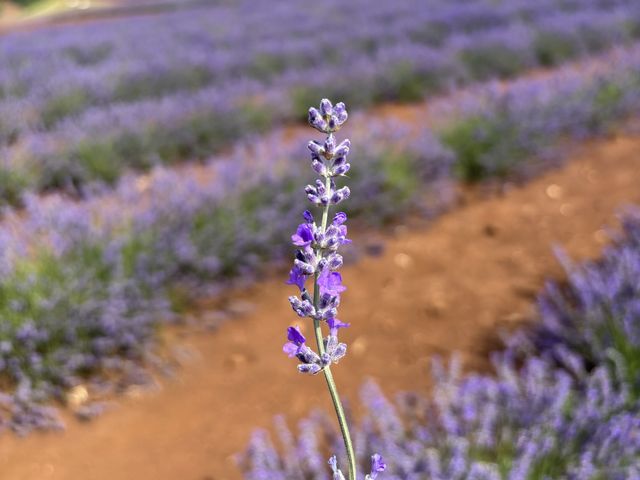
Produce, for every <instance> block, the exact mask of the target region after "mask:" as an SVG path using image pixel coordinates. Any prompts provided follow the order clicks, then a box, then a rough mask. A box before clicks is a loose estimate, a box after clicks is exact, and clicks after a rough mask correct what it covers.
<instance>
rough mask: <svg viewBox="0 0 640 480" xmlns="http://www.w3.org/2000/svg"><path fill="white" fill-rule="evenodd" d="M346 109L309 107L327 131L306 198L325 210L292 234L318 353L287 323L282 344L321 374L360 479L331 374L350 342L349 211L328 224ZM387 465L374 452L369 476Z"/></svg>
mask: <svg viewBox="0 0 640 480" xmlns="http://www.w3.org/2000/svg"><path fill="white" fill-rule="evenodd" d="M347 117H348V115H347V110H346V108H345V105H344V103H342V102H341V103H338V104H336V105H335V106H333V105H332V104H331V102H330V101H329V100H327V99H326V98H325V99H323V100H322V101H321V102H320V109H319V110H318V109H315V108H310V109H309V124H310V125H311V126H312V127H314V128H315V129H316V130H318V131H320V132H322V133H325V134H327V138H326V139H325V141H324V143H319V142H316V141H315V140H314V141H311V142H309V150H310V151H311V166H312V167H313V170H314V171H315V172H316V173H317V174H318V175H319V176H320V177H321V179H318V180H316V182H315V185H307V187H306V188H305V192H306V194H307V198H308V199H309V201H310V202H311V203H313V204H314V205H315V206H317V207H320V208H321V209H322V220H321V223H320V225H317V224H316V223H315V221H314V218H313V215H312V214H311V212H309V211H308V210H305V212H304V214H303V217H304V223H301V224H300V225H299V226H298V229H297V230H296V233H295V234H293V235H292V236H291V241H292V242H293V245H294V246H296V247H298V249H299V250H298V251H297V252H296V258H295V260H294V265H293V268H292V269H291V271H290V277H289V280H288V282H287V283H289V284H291V285H296V286H297V287H298V288H299V289H300V297H297V296H291V297H289V302H290V303H291V307H292V308H293V310H294V311H295V312H296V314H298V316H299V317H302V318H305V317H308V318H311V319H312V320H313V329H314V333H315V337H316V344H317V346H318V351H317V352H315V351H314V350H313V349H312V348H310V347H308V346H307V345H306V338H305V337H304V335H302V333H301V332H300V329H299V328H298V327H289V329H288V334H287V338H288V340H289V341H288V342H287V343H286V344H285V345H284V348H283V350H284V352H285V353H286V354H288V355H289V357H296V358H297V359H298V360H299V361H300V364H299V365H298V370H299V371H300V372H301V373H310V374H314V375H315V374H317V373H319V372H323V374H324V378H325V380H326V381H327V387H328V388H329V393H330V394H331V400H332V401H333V406H334V408H335V410H336V415H337V417H338V423H339V424H340V430H341V432H342V438H343V440H344V446H345V449H346V451H347V458H348V461H349V480H355V479H356V457H355V454H354V450H353V443H352V441H351V435H350V434H349V426H348V424H347V420H346V417H345V414H344V409H343V408H342V403H341V402H340V396H339V395H338V389H337V387H336V384H335V381H334V380H333V375H332V373H331V364H332V363H338V361H339V360H340V359H341V358H342V357H344V355H345V354H346V352H347V346H346V345H345V344H344V343H340V341H339V340H338V332H339V331H340V329H341V328H345V327H348V326H349V324H348V323H343V322H341V321H340V320H338V318H337V317H336V315H337V314H338V306H339V305H340V294H341V293H342V292H343V291H344V290H345V289H346V287H344V286H343V285H342V276H341V275H340V273H338V272H337V271H336V270H338V269H339V268H340V267H341V266H342V256H341V255H340V254H339V253H338V249H339V248H340V246H341V245H345V244H347V243H350V242H351V240H349V239H348V238H347V227H346V225H344V223H345V222H346V221H347V215H346V214H345V213H343V212H339V213H336V215H335V216H334V217H333V220H332V221H331V224H328V223H329V210H330V208H331V206H332V205H338V204H339V203H341V202H342V201H343V200H346V199H347V198H349V195H350V193H351V192H350V190H349V187H346V186H345V187H342V188H337V186H336V183H335V180H334V177H342V176H344V175H345V174H346V173H347V172H348V171H349V169H350V167H351V165H350V164H349V163H348V162H347V155H349V151H350V148H351V144H350V142H349V140H348V139H345V140H343V141H342V142H341V143H340V144H338V145H337V144H336V139H335V137H334V136H333V134H334V133H335V132H337V131H338V130H339V129H340V127H341V126H342V124H343V123H344V122H346V121H347ZM307 277H313V296H311V295H310V294H309V292H308V291H307V289H306V288H305V283H306V280H307ZM323 322H324V323H326V325H327V327H328V328H329V335H328V336H327V337H326V338H323V333H322V324H323ZM329 465H330V466H331V469H332V471H333V478H334V480H344V476H343V474H342V472H341V471H340V470H339V469H338V464H337V460H336V457H335V456H333V457H331V459H330V460H329ZM384 469H385V464H384V461H383V460H382V457H381V456H380V455H378V454H375V455H373V456H372V457H371V474H370V475H367V476H366V479H375V478H376V477H377V475H378V473H379V472H382V471H384Z"/></svg>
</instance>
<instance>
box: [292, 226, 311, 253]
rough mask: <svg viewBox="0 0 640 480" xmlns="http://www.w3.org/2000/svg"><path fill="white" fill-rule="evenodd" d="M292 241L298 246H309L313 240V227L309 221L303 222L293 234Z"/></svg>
mask: <svg viewBox="0 0 640 480" xmlns="http://www.w3.org/2000/svg"><path fill="white" fill-rule="evenodd" d="M291 242H292V243H293V244H294V245H295V246H296V247H307V246H309V245H311V242H313V229H312V228H311V225H309V224H308V223H301V224H300V225H299V226H298V229H297V230H296V233H294V234H293V235H291Z"/></svg>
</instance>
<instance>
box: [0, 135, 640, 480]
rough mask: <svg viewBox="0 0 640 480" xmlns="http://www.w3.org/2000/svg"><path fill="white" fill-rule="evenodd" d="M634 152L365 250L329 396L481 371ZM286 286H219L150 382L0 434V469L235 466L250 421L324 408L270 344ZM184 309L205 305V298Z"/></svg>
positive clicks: (348, 274)
mask: <svg viewBox="0 0 640 480" xmlns="http://www.w3.org/2000/svg"><path fill="white" fill-rule="evenodd" d="M639 152H640V139H638V138H630V137H621V138H617V139H608V140H603V141H599V142H593V143H590V144H587V145H585V146H584V147H583V148H581V151H579V152H577V153H576V155H575V156H574V158H573V159H572V160H571V161H570V162H569V163H568V164H567V165H566V166H565V167H563V168H562V169H559V170H556V171H553V172H550V173H548V174H546V175H544V176H542V177H540V178H538V179H536V180H534V181H532V182H530V183H529V184H527V185H525V186H523V187H521V188H514V189H512V190H510V191H509V192H507V193H506V194H505V195H503V196H500V197H494V198H489V199H484V200H482V199H479V200H478V199H476V200H469V201H468V202H467V203H466V205H461V206H460V207H458V208H456V209H455V210H454V211H452V212H451V213H449V214H447V215H445V216H443V217H442V218H440V219H439V220H438V221H436V222H435V223H434V224H433V225H432V226H431V227H430V228H429V229H417V230H416V229H412V228H406V227H404V228H403V227H396V228H395V232H388V240H387V241H386V243H385V248H384V251H383V252H382V253H381V255H379V256H370V257H367V258H364V259H362V261H360V262H358V263H357V264H355V265H352V266H349V267H346V268H345V269H344V272H343V273H344V278H345V282H346V284H347V285H348V286H349V290H348V291H347V292H346V293H345V296H344V301H343V306H342V309H341V318H342V319H344V320H345V321H350V322H352V324H353V327H352V328H351V329H350V330H348V331H346V333H345V335H344V336H345V340H346V341H347V342H348V343H349V345H350V354H349V355H348V356H347V358H346V359H345V360H343V362H342V363H341V364H340V365H339V366H338V368H336V369H335V372H336V376H337V381H338V384H339V386H340V388H341V390H342V391H343V392H344V395H346V396H348V397H351V398H355V395H356V393H357V390H358V388H359V386H360V385H361V383H362V381H363V380H364V379H365V378H366V377H373V378H375V379H377V380H378V381H379V382H380V383H381V384H382V385H383V386H384V388H385V390H387V391H389V392H394V391H396V390H398V389H417V390H426V389H427V388H428V374H427V371H428V363H429V358H430V356H432V355H433V354H444V355H446V354H448V353H449V352H452V351H454V350H459V351H462V352H463V355H464V358H465V360H466V362H467V364H468V365H470V366H472V367H473V368H484V367H485V366H486V351H487V348H489V347H490V346H491V344H492V343H495V339H496V331H497V329H498V328H497V327H505V326H513V325H515V324H517V323H518V322H521V321H523V320H525V319H526V318H527V316H528V315H530V313H531V308H532V307H531V305H532V302H531V300H532V298H533V296H534V295H535V293H536V292H537V290H538V289H539V288H540V287H541V285H542V283H543V279H544V278H547V277H550V276H557V275H559V274H560V268H559V267H558V265H557V262H556V261H555V260H554V257H553V254H552V252H551V246H552V245H553V244H559V245H562V246H564V247H565V248H566V249H567V250H568V252H569V253H570V254H571V255H572V256H573V257H574V258H584V257H592V256H595V255H597V254H598V252H599V251H600V249H601V248H602V244H603V243H604V242H605V241H606V234H605V232H604V231H603V230H601V227H602V226H603V225H609V226H612V225H614V224H615V217H614V213H615V212H617V211H619V208H620V207H622V206H624V205H625V204H629V203H634V202H635V203H640V188H639V185H640V164H639V163H638V161H639V160H638V154H639ZM360 241H363V242H364V241H365V237H363V236H362V235H360ZM291 293H292V289H291V288H289V287H287V286H285V285H283V284H282V278H274V279H273V280H272V281H268V282H264V283H261V284H259V285H257V286H255V287H253V288H251V289H250V290H249V291H246V292H242V293H239V294H237V295H235V296H234V298H233V304H234V305H235V307H236V309H238V310H244V311H245V312H244V313H243V314H241V315H239V317H238V318H237V319H235V320H234V321H232V322H229V323H227V324H225V325H223V326H222V327H221V328H220V329H219V330H218V331H217V332H216V333H204V332H203V330H202V329H200V330H198V329H197V328H196V327H193V328H191V327H189V328H187V332H186V333H185V332H184V329H183V331H182V333H183V335H185V336H184V337H181V339H180V342H182V343H184V344H185V345H187V346H188V347H189V349H190V350H189V351H191V352H195V354H194V355H192V358H191V360H190V361H188V362H186V363H187V364H186V366H185V368H183V369H182V371H181V372H180V374H179V376H178V377H177V378H176V379H175V380H171V381H165V382H163V385H162V388H161V389H160V390H159V391H158V392H152V393H145V394H142V395H138V396H135V395H133V396H130V397H128V398H124V399H123V400H122V401H120V402H118V405H116V406H115V407H114V408H113V409H112V410H111V411H109V412H107V413H106V414H105V415H104V416H103V417H102V418H100V419H98V420H97V421H95V422H93V423H89V424H80V423H78V422H75V421H71V422H70V425H69V428H68V430H67V431H66V432H65V433H63V434H37V435H32V436H30V437H28V438H26V439H17V438H14V437H12V436H10V435H2V436H0V478H2V479H3V480H4V479H7V480H27V479H28V480H46V479H55V480H63V479H64V480H67V479H69V480H75V479H84V480H114V479H118V480H119V479H154V480H165V479H167V480H169V479H171V480H175V479H185V480H205V479H209V480H213V479H215V480H221V479H237V478H240V475H239V473H238V472H237V470H235V467H234V464H233V461H232V454H233V453H234V452H237V451H239V450H241V449H242V448H243V446H244V445H245V444H246V442H247V440H248V437H249V435H250V432H251V431H252V429H253V428H254V427H255V426H269V425H270V421H271V418H272V416H273V415H274V414H277V413H286V414H288V415H289V416H290V418H295V417H299V416H301V415H304V414H306V413H307V412H308V411H309V410H310V409H311V408H313V407H321V408H328V407H329V400H328V396H327V395H326V392H325V390H324V382H323V381H322V379H321V378H319V377H318V378H308V377H303V376H300V375H298V374H296V372H295V367H294V362H293V361H291V360H289V359H287V358H286V357H285V356H284V355H283V354H281V352H280V346H281V344H282V343H283V339H284V333H283V332H284V329H285V327H286V326H287V324H288V323H289V322H290V321H294V320H295V318H294V316H293V314H292V312H291V311H290V308H289V306H288V303H287V300H286V298H287V296H288V295H289V294H291ZM199 315H200V316H201V317H203V320H204V321H206V320H207V317H209V319H211V318H214V317H215V315H217V314H216V313H215V309H214V306H213V305H206V303H205V304H203V309H202V311H201V313H200V314H199Z"/></svg>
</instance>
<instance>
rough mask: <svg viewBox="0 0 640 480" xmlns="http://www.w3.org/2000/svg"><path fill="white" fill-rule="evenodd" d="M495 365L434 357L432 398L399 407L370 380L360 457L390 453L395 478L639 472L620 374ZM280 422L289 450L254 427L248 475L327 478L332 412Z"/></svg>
mask: <svg viewBox="0 0 640 480" xmlns="http://www.w3.org/2000/svg"><path fill="white" fill-rule="evenodd" d="M576 360H577V361H579V360H580V359H579V358H576ZM494 364H495V368H496V375H495V376H487V375H470V376H462V375H461V374H460V368H459V365H458V364H457V363H456V361H455V360H454V361H453V362H452V363H451V366H450V368H449V369H444V368H442V366H441V365H440V364H438V363H436V365H435V368H434V377H435V380H436V385H435V387H434V391H433V393H432V394H431V395H430V396H429V397H428V398H426V397H424V396H422V395H420V394H416V393H405V394H400V395H398V398H397V400H396V402H394V403H392V402H391V401H389V400H388V399H387V398H386V397H385V396H384V395H383V394H382V392H381V391H380V389H379V388H378V387H377V386H376V385H375V384H373V383H369V384H366V385H365V386H364V388H363V391H362V396H361V401H362V403H363V404H364V405H365V406H366V408H367V413H366V414H365V415H364V416H363V418H362V421H361V423H360V425H359V426H358V428H357V429H356V430H355V432H354V439H355V441H356V442H357V444H358V445H359V446H360V450H359V452H358V453H359V457H360V458H362V457H364V455H363V452H364V451H367V450H371V449H377V450H379V451H384V452H385V457H386V462H387V472H386V474H385V478H391V479H394V480H418V479H424V478H429V479H432V478H433V479H441V480H463V479H464V480H502V479H508V480H512V479H513V480H520V479H523V480H524V479H527V480H542V479H550V478H553V479H572V480H596V479H605V478H606V479H612V480H617V479H619V480H623V479H625V480H627V479H636V478H639V475H640V460H639V459H640V438H639V437H638V429H639V428H640V418H639V417H638V411H639V408H640V405H639V404H638V401H637V400H634V399H633V397H632V396H631V395H630V392H629V388H628V386H627V385H626V384H625V383H624V379H623V377H620V376H619V373H618V372H616V371H611V370H610V369H608V368H607V367H606V366H603V365H601V366H598V367H596V368H594V369H593V370H592V371H591V372H586V371H583V372H582V373H581V376H580V377H579V378H576V377H575V376H573V375H571V374H569V373H568V372H567V371H566V370H563V369H557V368H554V367H553V365H552V364H550V363H548V362H547V361H545V360H543V359H541V358H535V357H532V358H529V359H528V360H526V362H525V363H524V365H523V366H522V367H520V368H517V367H515V366H514V363H513V362H512V361H511V359H510V358H509V357H508V356H501V355H496V357H495V359H494ZM278 427H279V428H278V432H279V437H280V443H281V446H283V447H285V450H284V451H282V449H279V448H276V447H275V445H274V443H273V442H272V440H271V439H270V436H269V434H268V433H267V432H266V431H262V430H260V431H256V432H255V433H254V435H253V438H252V440H251V443H250V445H249V447H248V449H247V451H246V452H245V453H244V454H243V455H242V465H243V466H244V476H245V478H247V479H249V480H257V479H263V478H277V479H280V480H289V479H290V480H294V479H296V480H297V479H299V478H314V479H322V478H326V475H325V474H324V472H323V469H322V467H321V459H320V458H319V457H318V453H317V452H318V450H319V449H320V448H321V447H322V446H325V445H326V442H328V443H329V446H330V448H336V447H337V445H339V443H340V437H339V435H338V434H337V433H336V432H335V430H334V429H333V428H332V427H331V425H330V422H328V421H327V419H326V417H325V416H324V415H321V414H314V415H312V416H311V417H309V418H307V419H304V420H302V421H300V424H299V432H298V435H297V436H296V435H295V434H294V433H292V432H291V431H289V430H288V429H287V428H286V426H284V424H283V423H282V422H279V424H278ZM327 439H328V440H327ZM302 459H304V460H302Z"/></svg>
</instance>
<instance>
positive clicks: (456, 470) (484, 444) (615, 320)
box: [241, 212, 640, 480]
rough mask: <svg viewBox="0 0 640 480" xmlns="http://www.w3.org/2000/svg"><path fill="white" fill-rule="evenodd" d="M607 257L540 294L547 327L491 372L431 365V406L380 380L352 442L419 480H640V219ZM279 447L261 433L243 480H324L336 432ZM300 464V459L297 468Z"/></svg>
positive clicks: (309, 430) (317, 428) (302, 432)
mask: <svg viewBox="0 0 640 480" xmlns="http://www.w3.org/2000/svg"><path fill="white" fill-rule="evenodd" d="M623 224H624V234H623V235H622V236H620V237H618V239H617V240H616V243H615V244H614V245H613V246H612V247H609V248H607V249H606V250H605V252H604V255H603V257H602V259H600V260H598V261H596V262H587V263H585V264H583V265H582V266H580V267H570V268H569V270H568V279H567V281H566V283H565V284H563V285H560V286H559V285H557V284H551V285H549V286H548V287H547V289H546V290H545V291H543V292H542V293H541V295H540V297H539V305H540V310H539V312H540V317H541V321H540V323H539V325H537V326H536V327H535V328H534V330H533V331H530V330H529V331H522V332H518V333H516V334H515V335H514V337H513V338H511V339H510V340H509V342H508V348H507V350H505V351H503V352H495V353H494V354H493V357H492V360H493V365H494V373H493V374H492V375H487V374H471V375H466V376H465V375H463V374H462V373H461V365H460V363H459V362H458V360H457V358H454V359H452V361H451V362H450V364H449V366H448V368H445V367H444V366H443V365H442V364H441V363H440V362H439V361H435V362H434V368H433V376H434V379H435V387H434V389H433V392H432V393H431V394H430V395H429V396H428V397H425V396H423V395H420V394H416V393H404V394H400V395H398V397H397V400H396V402H391V401H389V400H388V399H387V398H386V397H385V396H384V395H383V393H382V392H381V390H380V389H379V387H377V386H376V385H375V384H374V383H369V384H367V385H365V386H364V388H363V390H362V396H361V401H362V403H363V404H364V405H365V406H366V408H367V413H366V414H365V415H364V417H363V419H362V421H361V423H360V424H359V426H358V428H357V429H356V430H355V433H354V441H355V443H356V444H357V445H358V446H359V449H358V450H357V454H358V457H359V460H360V462H364V461H365V458H364V457H365V455H363V452H365V451H370V450H372V449H373V450H376V451H380V452H383V453H384V454H385V458H387V466H388V471H387V472H386V477H385V478H391V479H397V480H414V479H415V480H418V479H423V478H434V479H442V480H463V479H464V480H469V479H475V480H480V479H482V480H502V479H513V480H519V479H523V480H524V479H527V480H542V479H550V478H554V479H568V480H590V479H591V480H595V479H600V478H607V479H612V480H617V479H619V480H623V479H637V478H640V434H639V432H640V415H639V414H638V412H640V401H639V394H638V392H639V390H638V385H639V384H638V379H639V378H640V376H639V370H638V368H637V365H638V363H637V359H638V351H639V349H638V342H637V340H638V335H637V329H638V322H637V320H638V316H637V304H638V299H639V298H640V292H638V288H637V285H638V284H639V283H640V270H639V269H638V268H637V265H638V263H639V261H638V259H639V258H640V257H639V255H640V214H638V213H637V212H636V213H631V214H628V215H627V216H625V217H624V222H623ZM278 436H279V439H280V443H281V445H282V447H284V450H282V449H280V448H276V446H275V444H274V443H273V441H272V440H271V438H270V436H269V434H268V433H267V432H266V431H262V430H261V431H256V432H255V434H254V436H253V438H252V440H251V443H250V445H249V447H248V449H247V451H246V452H245V453H244V454H243V455H242V456H241V465H242V466H243V469H244V472H245V478H247V479H261V478H278V479H282V480H287V479H291V480H293V479H298V478H326V476H325V475H324V474H323V471H322V469H321V468H319V454H318V450H319V449H321V448H322V446H328V448H336V446H337V445H338V444H339V442H340V437H339V435H338V434H337V433H336V432H335V430H334V429H333V428H332V427H331V424H330V422H328V420H327V418H326V417H325V416H324V415H322V414H314V415H312V416H311V417H310V418H307V419H304V420H302V421H301V422H300V424H299V433H298V436H297V438H296V436H295V435H294V434H293V433H292V432H291V431H290V430H288V429H287V427H286V426H285V425H284V423H283V422H281V421H279V423H278ZM300 459H304V460H302V461H301V460H300Z"/></svg>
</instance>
